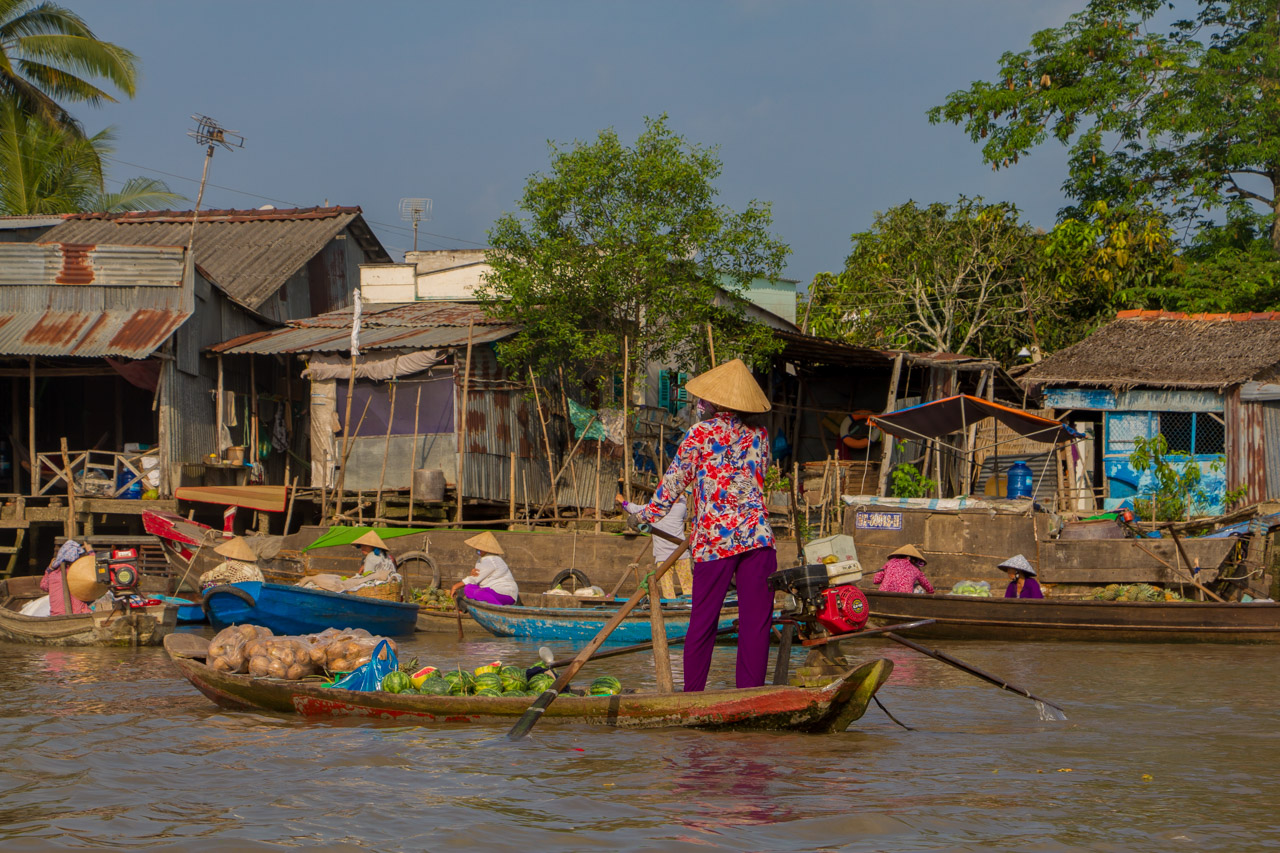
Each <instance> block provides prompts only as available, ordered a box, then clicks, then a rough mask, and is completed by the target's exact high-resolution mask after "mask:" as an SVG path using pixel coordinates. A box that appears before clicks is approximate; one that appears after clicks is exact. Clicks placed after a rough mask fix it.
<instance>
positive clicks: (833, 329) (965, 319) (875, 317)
mask: <svg viewBox="0 0 1280 853" xmlns="http://www.w3.org/2000/svg"><path fill="white" fill-rule="evenodd" d="M852 239H853V251H852V252H851V253H850V255H849V257H848V258H847V259H846V260H845V268H844V270H843V271H842V272H840V273H839V274H835V275H833V274H831V273H824V274H822V275H820V276H818V277H817V278H816V279H815V281H814V283H813V285H812V286H811V287H810V291H809V296H810V304H809V305H808V306H806V308H807V311H808V326H809V331H811V332H813V333H815V334H820V335H825V336H827V337H832V338H836V339H839V340H844V341H846V342H849V343H853V344H859V345H864V346H878V347H890V348H899V349H925V350H931V351H942V352H954V353H965V354H973V355H984V356H995V357H1007V356H1009V355H1011V354H1012V353H1013V352H1015V351H1016V350H1017V349H1018V348H1019V347H1020V346H1022V345H1023V343H1027V342H1030V341H1031V339H1032V319H1033V317H1035V316H1037V315H1038V313H1040V312H1042V311H1043V310H1047V308H1048V306H1049V303H1050V301H1051V294H1050V293H1049V291H1048V290H1047V289H1046V288H1045V287H1044V286H1043V283H1042V282H1041V280H1040V279H1039V277H1038V275H1037V265H1038V260H1039V251H1040V249H1039V240H1040V238H1039V237H1038V236H1037V235H1036V233H1035V232H1034V231H1033V230H1032V229H1031V228H1030V227H1028V226H1027V225H1026V224H1024V223H1023V222H1021V221H1020V219H1019V216H1018V210H1017V208H1016V207H1014V206H1013V205H1011V204H1006V203H995V204H988V203H986V202H984V201H983V200H982V199H981V198H973V199H970V198H964V197H962V198H961V199H960V200H959V201H958V202H957V203H956V204H955V205H948V204H942V203H935V204H930V205H927V206H921V205H918V204H916V203H915V202H914V201H909V202H907V203H906V204H901V205H898V206H897V207H894V208H891V209H889V210H888V211H886V212H884V213H878V214H876V218H875V222H874V223H873V224H872V226H871V228H870V229H869V230H867V231H863V232H860V233H857V234H854V235H853V238H852Z"/></svg>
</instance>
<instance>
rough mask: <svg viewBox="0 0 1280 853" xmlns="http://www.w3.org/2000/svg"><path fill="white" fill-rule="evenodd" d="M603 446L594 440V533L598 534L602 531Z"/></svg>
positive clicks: (602, 443)
mask: <svg viewBox="0 0 1280 853" xmlns="http://www.w3.org/2000/svg"><path fill="white" fill-rule="evenodd" d="M603 445H604V442H603V441H600V440H599V439H596V533H600V532H601V531H602V530H603V529H604V528H603V527H602V526H601V525H600V513H601V512H602V511H603V510H602V508H601V506H600V478H601V477H602V476H603V475H604V471H603V470H602V469H601V467H600V466H601V464H602V459H601V457H602V454H601V452H600V449H601V447H602V446H603Z"/></svg>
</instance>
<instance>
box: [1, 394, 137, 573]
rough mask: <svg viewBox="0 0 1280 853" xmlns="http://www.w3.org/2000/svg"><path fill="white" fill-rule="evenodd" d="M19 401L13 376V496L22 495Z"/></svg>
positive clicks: (11, 401) (21, 513) (22, 516)
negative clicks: (19, 458) (19, 453)
mask: <svg viewBox="0 0 1280 853" xmlns="http://www.w3.org/2000/svg"><path fill="white" fill-rule="evenodd" d="M116 382H117V384H116V393H117V394H119V392H120V385H119V382H120V380H119V379H117V380H116ZM21 400H22V397H21V394H20V392H19V391H18V378H17V377H16V376H15V377H14V378H13V379H11V380H10V381H9V420H10V423H9V434H10V435H11V436H12V437H13V493H14V494H15V495H21V494H22V463H21V462H20V461H19V460H18V448H19V447H20V446H21V444H20V442H19V438H18V437H19V436H20V435H22V415H21V411H22V408H21ZM117 411H118V409H117ZM23 518H25V514H24V513H23V512H19V513H18V519H19V520H21V519H23ZM14 560H15V561H16V560H17V557H14ZM15 564H16V562H15Z"/></svg>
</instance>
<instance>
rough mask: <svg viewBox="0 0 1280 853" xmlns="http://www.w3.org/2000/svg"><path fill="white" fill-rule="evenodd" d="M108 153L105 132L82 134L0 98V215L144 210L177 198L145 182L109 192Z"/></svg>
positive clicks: (157, 183) (155, 183) (135, 180)
mask: <svg viewBox="0 0 1280 853" xmlns="http://www.w3.org/2000/svg"><path fill="white" fill-rule="evenodd" d="M111 150H112V149H111V132H110V130H104V131H101V132H100V133H97V134H95V135H93V136H89V137H86V136H81V135H79V134H77V133H75V132H73V131H70V130H68V129H66V128H65V127H62V126H59V125H50V124H46V123H44V122H43V121H42V120H40V119H39V118H36V117H32V116H29V115H26V114H24V113H23V112H22V111H21V109H20V107H19V105H18V104H17V103H15V102H14V101H9V100H4V99H0V214H3V215H6V216H22V215H30V214H42V213H76V212H79V211H124V210H148V209H154V208H158V207H168V206H172V205H173V204H174V202H176V201H180V200H181V199H182V196H180V195H178V194H177V193H172V192H170V191H169V188H168V187H167V186H165V184H164V183H163V182H161V181H157V180H153V179H150V178H130V179H129V180H127V181H125V183H124V186H123V187H122V188H121V189H120V190H119V191H116V192H108V191H107V188H106V176H105V175H104V173H103V168H102V158H103V156H105V155H107V154H109V153H110V152H111Z"/></svg>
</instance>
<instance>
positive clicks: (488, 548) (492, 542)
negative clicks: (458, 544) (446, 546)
mask: <svg viewBox="0 0 1280 853" xmlns="http://www.w3.org/2000/svg"><path fill="white" fill-rule="evenodd" d="M462 544H463V545H470V546H471V547H472V548H475V549H476V550H477V551H484V552H485V553H486V554H501V553H503V551H502V546H501V545H499V544H498V538H497V537H496V536H494V535H493V534H492V533H490V532H489V531H487V530H486V531H485V532H484V533H477V534H476V535H475V536H472V537H471V538H470V539H468V540H466V541H465V542H463V543H462Z"/></svg>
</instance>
